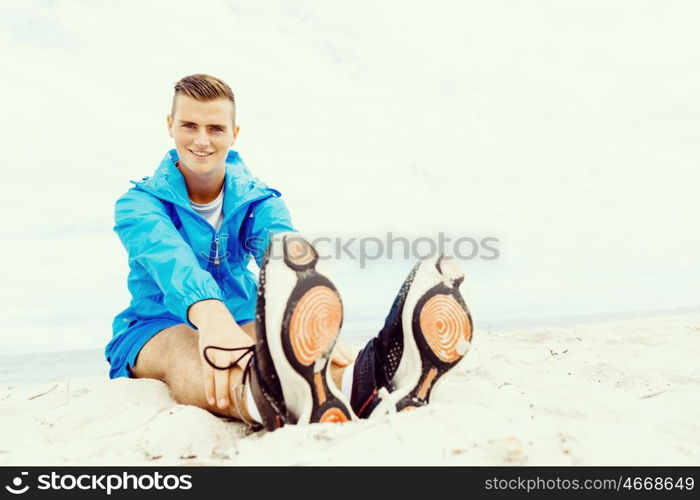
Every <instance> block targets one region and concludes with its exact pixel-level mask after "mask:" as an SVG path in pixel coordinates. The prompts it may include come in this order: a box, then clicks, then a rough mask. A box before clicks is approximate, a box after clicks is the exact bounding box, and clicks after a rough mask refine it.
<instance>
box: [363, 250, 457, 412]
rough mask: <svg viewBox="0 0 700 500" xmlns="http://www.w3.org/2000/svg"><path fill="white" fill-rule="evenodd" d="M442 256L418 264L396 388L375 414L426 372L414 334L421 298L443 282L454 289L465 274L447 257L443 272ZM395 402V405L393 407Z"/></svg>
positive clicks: (405, 319) (403, 315) (404, 314)
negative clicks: (414, 315) (439, 266)
mask: <svg viewBox="0 0 700 500" xmlns="http://www.w3.org/2000/svg"><path fill="white" fill-rule="evenodd" d="M439 258H440V256H436V257H433V258H431V259H427V260H424V261H422V262H421V263H420V265H419V266H418V270H417V271H416V274H415V276H414V278H413V282H412V283H411V286H410V287H409V291H408V294H407V296H406V301H405V302H404V307H403V311H402V313H401V324H402V327H403V354H402V356H401V361H400V362H399V366H398V368H397V369H396V373H395V374H394V377H393V378H392V380H391V382H392V384H393V386H394V387H395V389H394V391H393V392H391V393H390V401H382V402H380V404H379V405H378V406H377V407H376V408H375V409H374V411H373V412H372V415H381V414H385V413H388V412H390V411H392V410H394V409H395V406H396V404H397V403H398V402H399V401H401V400H402V399H403V398H405V397H406V396H408V394H409V393H410V392H411V391H412V390H413V389H414V388H415V387H416V386H417V385H418V382H419V381H420V377H421V374H422V368H423V367H422V361H421V355H420V350H419V349H418V344H417V343H416V339H415V336H414V333H413V313H414V311H415V308H416V305H417V304H418V301H419V300H420V299H421V298H422V297H423V296H424V295H425V294H426V293H427V292H428V290H430V289H432V288H433V287H435V286H436V285H438V284H439V283H444V284H445V285H446V286H448V287H450V288H453V286H454V285H453V280H454V279H455V278H457V277H458V276H461V274H462V273H461V270H460V269H459V267H456V264H454V263H452V262H450V261H448V260H446V261H443V263H442V264H444V265H443V266H442V267H443V269H442V274H441V273H440V272H439V271H438V270H437V267H436V263H437V261H438V259H439ZM439 382H440V379H438V380H437V381H435V383H434V385H433V387H432V389H434V388H435V387H436V386H437V385H438V384H439ZM391 405H393V406H394V408H391Z"/></svg>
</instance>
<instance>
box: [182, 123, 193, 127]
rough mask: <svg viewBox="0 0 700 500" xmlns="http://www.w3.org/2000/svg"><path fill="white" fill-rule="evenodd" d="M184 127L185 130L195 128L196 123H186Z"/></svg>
mask: <svg viewBox="0 0 700 500" xmlns="http://www.w3.org/2000/svg"><path fill="white" fill-rule="evenodd" d="M183 127H185V128H194V123H185V124H184V125H183Z"/></svg>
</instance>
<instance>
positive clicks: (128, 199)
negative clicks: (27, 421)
mask: <svg viewBox="0 0 700 500" xmlns="http://www.w3.org/2000/svg"><path fill="white" fill-rule="evenodd" d="M167 127H168V132H169V134H170V136H171V137H172V138H173V139H174V142H175V149H174V150H171V151H169V152H168V154H167V155H166V156H165V158H164V159H163V161H162V162H161V164H160V166H159V167H158V169H157V170H156V172H155V173H154V174H153V176H151V177H146V178H144V179H143V180H142V181H140V182H134V187H132V188H131V189H130V190H129V191H128V192H127V193H126V194H124V195H123V196H122V197H121V198H119V200H118V201H117V203H116V207H115V222H116V224H115V231H116V232H117V234H118V235H119V238H120V239H121V241H122V243H123V244H124V246H125V248H126V250H127V253H128V256H129V266H130V272H129V278H128V287H129V290H130V292H131V294H132V300H131V304H130V306H129V307H128V308H127V309H125V310H124V311H122V312H121V313H120V314H119V315H117V317H116V318H115V320H114V324H113V338H112V340H111V342H110V343H109V344H108V345H107V348H106V350H105V354H106V357H107V360H108V361H109V362H110V365H111V369H110V377H112V378H116V377H136V378H154V379H158V380H162V381H163V382H165V383H166V384H167V385H168V386H169V388H170V390H171V392H172V395H173V397H174V398H175V399H176V400H177V401H178V402H180V403H182V404H191V405H195V406H198V407H200V408H204V409H207V410H209V411H211V412H212V413H215V414H217V415H222V416H230V417H234V418H237V419H241V420H243V421H245V422H248V423H250V424H251V425H253V426H256V427H257V426H259V425H263V426H264V427H266V428H268V429H274V428H277V427H280V426H282V425H284V424H286V423H310V422H343V421H348V420H352V419H354V418H356V416H359V417H368V416H369V415H370V414H373V415H374V414H381V413H386V412H389V411H396V410H402V409H411V408H414V407H417V406H422V405H424V404H426V403H427V402H428V400H429V395H430V392H431V390H432V389H433V387H434V385H435V382H436V381H437V380H438V379H439V378H440V377H441V376H442V375H443V374H444V373H445V372H446V371H447V370H449V369H450V368H452V367H453V366H454V365H455V364H456V363H457V362H458V361H459V360H461V359H462V357H463V356H464V354H465V353H466V351H467V348H468V346H469V342H470V340H471V333H472V321H471V317H470V315H469V312H468V309H467V306H466V304H465V303H464V300H463V298H462V296H461V294H460V292H459V285H460V283H461V282H462V279H463V276H462V273H461V271H460V270H459V269H458V268H457V267H456V265H455V264H454V263H452V262H451V261H449V260H448V259H445V258H443V257H438V258H435V259H432V260H426V261H422V262H420V263H419V264H418V265H417V266H416V267H415V268H414V270H413V271H412V273H411V274H410V275H409V278H408V279H407V280H406V282H405V283H404V285H403V287H402V289H401V291H400V292H399V295H398V296H397V298H396V301H395V303H394V305H393V307H392V310H391V312H390V314H389V316H388V317H387V320H386V324H385V326H384V328H383V329H382V331H381V332H380V333H379V335H378V336H377V337H376V338H374V339H372V340H371V341H370V343H369V344H368V345H367V346H366V347H365V349H363V350H362V351H361V353H360V355H359V356H358V357H357V359H356V360H355V359H354V358H353V356H352V354H351V351H350V349H349V348H347V346H345V345H344V344H342V343H341V342H337V337H338V334H339V332H340V326H341V323H342V303H341V300H340V295H339V294H338V292H337V290H336V289H335V287H334V285H333V284H332V282H331V281H330V280H328V278H326V277H325V275H324V273H323V272H322V271H321V270H320V269H319V267H320V266H319V265H318V264H319V259H318V255H317V254H316V251H315V249H314V248H313V247H312V246H311V245H310V244H309V243H308V242H306V241H305V240H304V239H303V238H302V237H301V236H300V235H298V234H297V233H296V232H295V230H294V227H293V225H292V223H291V219H290V216H289V212H288V210H287V208H286V206H285V204H284V202H283V201H282V200H281V199H280V193H279V191H276V190H274V189H271V188H269V187H267V186H266V185H265V184H264V183H263V182H261V181H259V180H258V179H257V178H255V177H253V176H252V175H251V173H250V171H249V170H248V169H247V168H246V166H245V165H244V164H243V162H242V160H241V159H240V157H239V156H238V154H237V153H236V152H235V151H232V150H230V148H231V146H233V145H234V143H235V141H236V138H237V136H238V133H239V127H238V125H236V108H235V99H234V96H233V92H232V91H231V89H230V87H229V86H228V85H227V84H226V83H224V82H223V81H221V80H219V79H217V78H215V77H212V76H209V75H191V76H188V77H185V78H183V79H181V80H180V81H179V82H178V83H177V84H176V85H175V94H174V97H173V104H172V110H171V113H170V115H168V117H167ZM251 256H252V257H254V258H255V259H256V261H257V263H258V266H259V267H260V269H261V273H260V283H259V286H258V285H257V284H256V281H255V277H254V276H253V275H252V273H251V271H249V270H248V262H249V260H250V258H251ZM346 369H347V371H345V370H346Z"/></svg>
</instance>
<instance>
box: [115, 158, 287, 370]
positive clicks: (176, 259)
mask: <svg viewBox="0 0 700 500" xmlns="http://www.w3.org/2000/svg"><path fill="white" fill-rule="evenodd" d="M177 160H178V157H177V152H176V150H174V149H173V150H170V151H169V152H168V154H166V155H165V158H163V161H162V162H161V164H160V166H159V167H158V169H157V170H156V171H155V173H154V174H153V176H152V177H145V178H144V179H143V180H142V181H140V182H133V181H132V182H133V184H134V187H132V188H131V189H129V191H127V192H126V193H125V194H124V195H123V196H122V197H121V198H119V200H117V203H116V206H115V214H114V217H115V222H116V225H115V226H114V230H115V231H116V233H117V234H118V235H119V238H120V239H121V241H122V243H123V244H124V247H125V248H126V251H127V253H128V255H129V268H130V272H129V278H128V287H129V291H130V292H131V296H132V299H131V304H130V306H129V307H128V308H126V309H125V310H124V311H122V312H121V313H119V314H118V315H117V317H116V318H115V319H114V323H113V325H112V326H113V328H112V330H113V336H114V337H113V341H114V340H116V337H117V336H121V335H128V334H129V328H130V327H131V325H132V324H134V323H136V320H149V319H163V320H172V321H176V322H178V323H186V324H188V325H190V326H191V327H194V325H192V324H191V323H190V322H189V320H188V318H187V310H188V309H189V307H190V306H191V305H192V304H194V303H195V302H198V301H200V300H204V299H219V300H221V301H223V302H224V303H225V304H226V306H227V307H228V309H229V310H230V311H231V313H232V314H233V317H234V318H235V320H236V321H237V322H238V323H239V324H244V323H247V322H249V321H252V320H253V319H254V318H255V301H256V293H257V280H256V278H255V276H254V275H253V273H252V272H251V271H249V270H248V263H249V261H250V257H251V255H252V256H253V257H255V258H256V260H257V262H258V265H260V264H261V261H262V257H263V256H264V251H265V249H266V248H267V244H268V242H269V239H270V237H271V236H272V235H273V234H274V233H277V232H282V231H294V229H293V227H292V223H291V219H290V216H289V212H288V210H287V208H286V206H285V204H284V202H283V201H282V200H281V199H280V198H279V197H280V193H279V191H276V190H274V189H271V188H269V187H267V186H266V185H265V184H264V183H263V182H261V181H260V180H259V179H257V178H256V177H253V176H252V174H251V173H250V171H249V170H248V168H247V167H246V166H245V165H244V164H243V161H242V160H241V158H240V157H239V156H238V153H236V152H235V151H229V154H228V156H227V158H226V177H225V180H224V205H223V222H222V224H221V228H220V229H219V231H218V232H217V231H216V230H215V229H214V228H213V227H212V226H211V225H210V224H209V223H208V222H207V221H206V220H204V218H202V217H201V216H200V215H199V214H197V213H196V212H195V211H194V210H193V209H192V208H191V205H190V200H189V197H188V195H187V188H186V185H185V180H184V177H183V176H182V174H181V173H180V171H179V170H178V168H177V166H176V165H175V162H176V161H177ZM112 343H114V342H112ZM110 345H111V344H110ZM107 351H108V352H107V353H106V354H107V356H108V358H109V346H108V349H107Z"/></svg>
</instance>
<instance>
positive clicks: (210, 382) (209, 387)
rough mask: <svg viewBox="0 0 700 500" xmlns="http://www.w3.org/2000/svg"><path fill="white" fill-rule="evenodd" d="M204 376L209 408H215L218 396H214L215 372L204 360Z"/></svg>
mask: <svg viewBox="0 0 700 500" xmlns="http://www.w3.org/2000/svg"><path fill="white" fill-rule="evenodd" d="M202 376H203V379H204V397H206V398H207V402H208V403H209V406H215V405H216V395H215V394H214V370H213V369H212V367H211V366H209V363H207V362H206V361H205V360H204V359H202Z"/></svg>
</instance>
